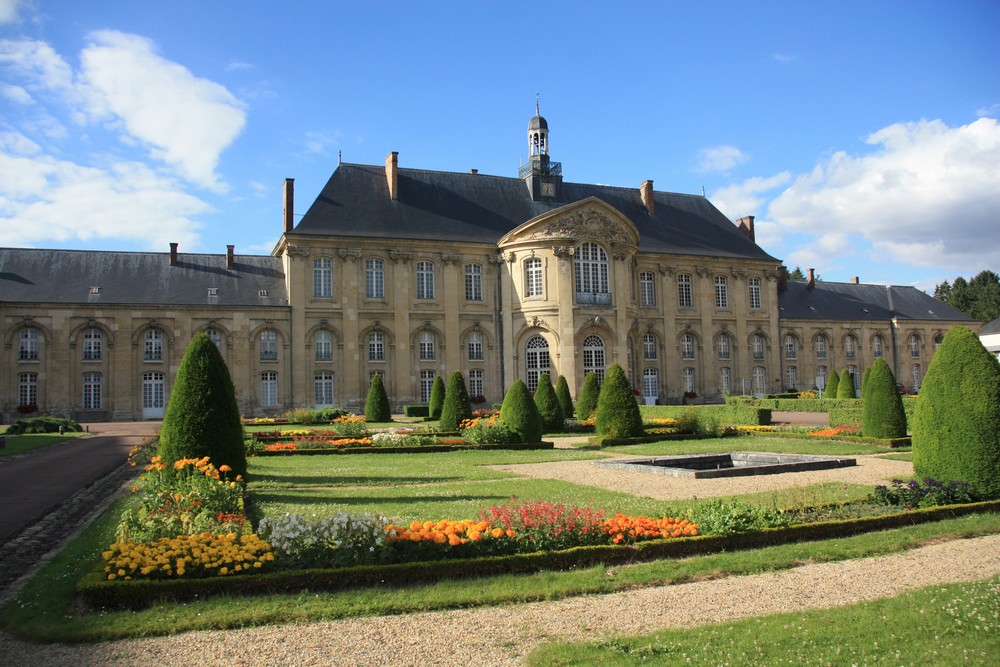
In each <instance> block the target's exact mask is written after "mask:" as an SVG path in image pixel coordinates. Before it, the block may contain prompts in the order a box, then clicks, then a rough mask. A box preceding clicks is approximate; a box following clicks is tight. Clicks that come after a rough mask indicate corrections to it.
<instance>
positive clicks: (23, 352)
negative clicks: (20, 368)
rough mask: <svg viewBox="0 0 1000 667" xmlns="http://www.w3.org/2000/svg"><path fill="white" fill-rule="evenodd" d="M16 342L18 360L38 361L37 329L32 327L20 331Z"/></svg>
mask: <svg viewBox="0 0 1000 667" xmlns="http://www.w3.org/2000/svg"><path fill="white" fill-rule="evenodd" d="M18 340H19V344H18V355H17V358H18V360H20V361H38V329H34V328H32V327H26V328H24V329H21V333H20V335H19V336H18Z"/></svg>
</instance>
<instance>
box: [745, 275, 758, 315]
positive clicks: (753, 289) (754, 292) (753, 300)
mask: <svg viewBox="0 0 1000 667" xmlns="http://www.w3.org/2000/svg"><path fill="white" fill-rule="evenodd" d="M747 287H748V289H749V290H750V307H751V308H753V309H754V310H760V306H761V302H760V278H750V279H748V280H747Z"/></svg>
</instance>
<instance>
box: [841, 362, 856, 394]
mask: <svg viewBox="0 0 1000 667" xmlns="http://www.w3.org/2000/svg"><path fill="white" fill-rule="evenodd" d="M837 398H857V396H855V395H854V376H853V375H851V372H850V371H849V370H847V369H846V368H845V369H844V372H843V373H841V374H840V382H838V383H837Z"/></svg>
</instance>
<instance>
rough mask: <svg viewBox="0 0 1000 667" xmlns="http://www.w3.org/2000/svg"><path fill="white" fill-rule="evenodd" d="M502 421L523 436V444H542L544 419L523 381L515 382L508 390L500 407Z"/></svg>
mask: <svg viewBox="0 0 1000 667" xmlns="http://www.w3.org/2000/svg"><path fill="white" fill-rule="evenodd" d="M500 419H501V420H502V421H503V422H504V423H505V424H507V426H509V427H510V428H511V429H512V430H513V431H515V432H517V434H518V435H519V436H521V442H541V440H542V417H541V415H539V414H538V408H537V407H536V406H535V401H533V400H532V399H531V394H530V393H529V392H528V386H527V385H526V384H524V382H523V381H521V380H514V384H512V385H511V386H510V389H508V390H507V394H506V395H505V396H504V397H503V405H502V406H501V407H500Z"/></svg>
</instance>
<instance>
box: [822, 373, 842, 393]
mask: <svg viewBox="0 0 1000 667" xmlns="http://www.w3.org/2000/svg"><path fill="white" fill-rule="evenodd" d="M839 385H840V376H839V375H837V371H836V370H834V369H832V368H831V369H830V372H829V373H828V374H827V376H826V389H824V390H823V398H837V388H838V386H839Z"/></svg>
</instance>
